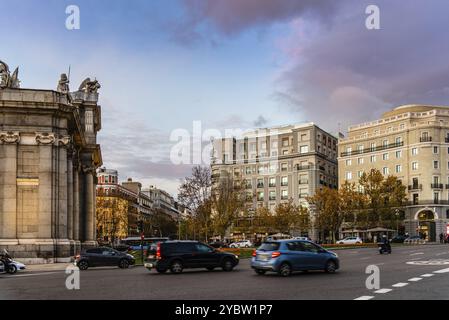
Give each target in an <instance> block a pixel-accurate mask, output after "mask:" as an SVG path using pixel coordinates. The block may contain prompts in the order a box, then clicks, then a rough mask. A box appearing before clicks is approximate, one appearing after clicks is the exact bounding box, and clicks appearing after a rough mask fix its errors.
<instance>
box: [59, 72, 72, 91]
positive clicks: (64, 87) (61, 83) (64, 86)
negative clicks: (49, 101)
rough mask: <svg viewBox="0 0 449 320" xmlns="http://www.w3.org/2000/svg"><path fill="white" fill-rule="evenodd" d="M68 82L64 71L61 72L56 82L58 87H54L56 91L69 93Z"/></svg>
mask: <svg viewBox="0 0 449 320" xmlns="http://www.w3.org/2000/svg"><path fill="white" fill-rule="evenodd" d="M69 83H70V81H69V79H68V78H67V75H66V74H65V73H63V74H61V79H60V80H59V82H58V88H57V89H56V91H58V92H61V93H65V94H67V93H69V92H70V88H69Z"/></svg>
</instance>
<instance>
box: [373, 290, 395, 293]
mask: <svg viewBox="0 0 449 320" xmlns="http://www.w3.org/2000/svg"><path fill="white" fill-rule="evenodd" d="M390 291H393V289H380V290H376V291H374V293H388V292H390Z"/></svg>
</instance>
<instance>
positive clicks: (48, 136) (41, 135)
mask: <svg viewBox="0 0 449 320" xmlns="http://www.w3.org/2000/svg"><path fill="white" fill-rule="evenodd" d="M55 141H56V137H55V134H54V133H53V132H50V133H48V132H36V142H37V143H38V144H52V143H54V142H55Z"/></svg>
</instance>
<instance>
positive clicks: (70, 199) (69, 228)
mask: <svg viewBox="0 0 449 320" xmlns="http://www.w3.org/2000/svg"><path fill="white" fill-rule="evenodd" d="M71 152H72V151H71V150H70V149H69V150H68V153H69V154H68V157H67V237H68V238H69V240H73V239H74V238H73V222H74V221H73V220H74V219H73V160H72V154H71Z"/></svg>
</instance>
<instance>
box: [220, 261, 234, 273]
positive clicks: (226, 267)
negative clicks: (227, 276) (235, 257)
mask: <svg viewBox="0 0 449 320" xmlns="http://www.w3.org/2000/svg"><path fill="white" fill-rule="evenodd" d="M221 268H222V269H223V271H232V269H234V262H232V260H231V259H224V260H223V262H222V264H221Z"/></svg>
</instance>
